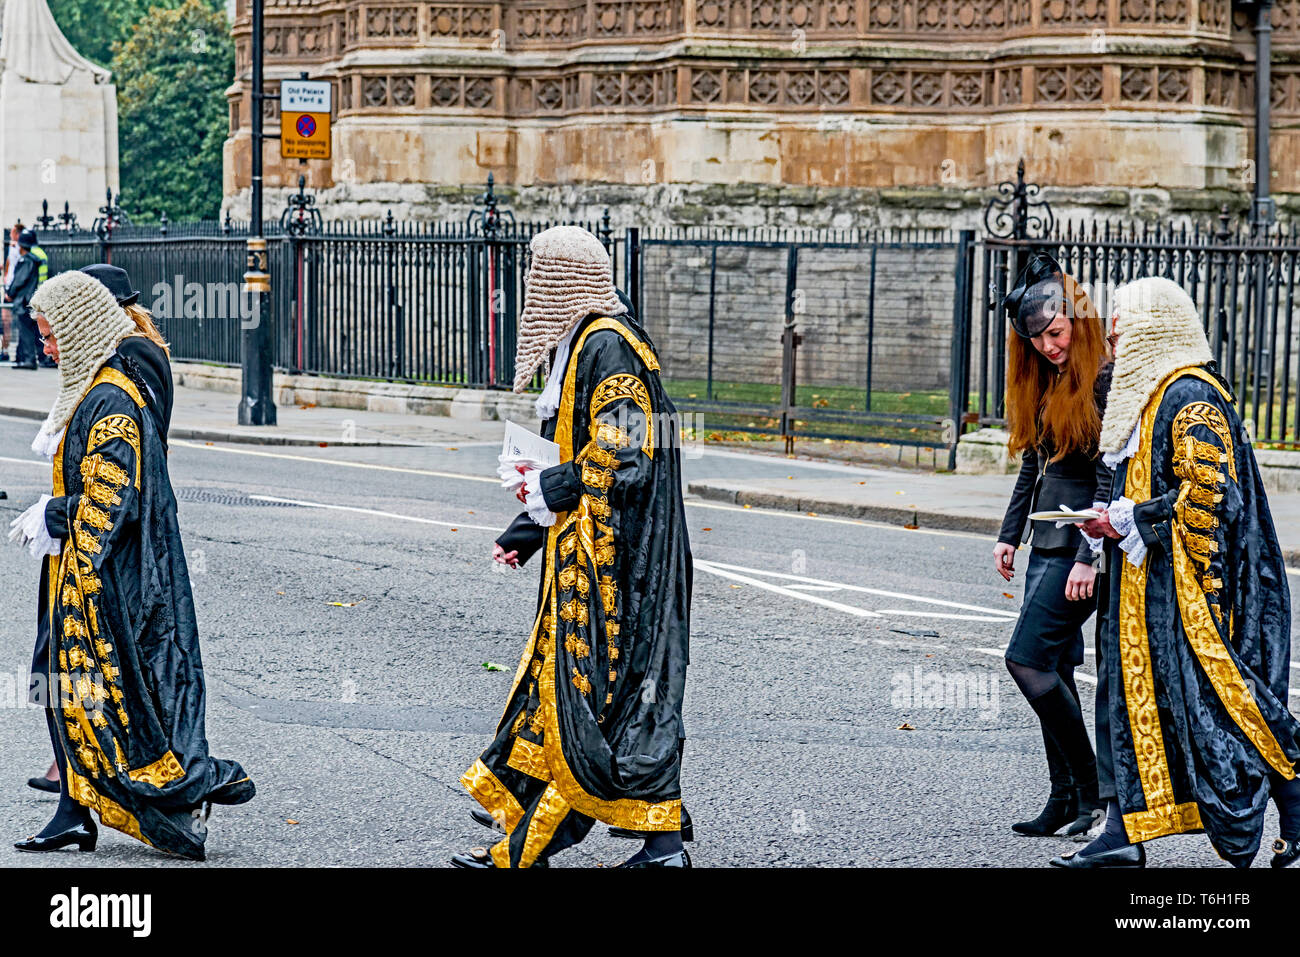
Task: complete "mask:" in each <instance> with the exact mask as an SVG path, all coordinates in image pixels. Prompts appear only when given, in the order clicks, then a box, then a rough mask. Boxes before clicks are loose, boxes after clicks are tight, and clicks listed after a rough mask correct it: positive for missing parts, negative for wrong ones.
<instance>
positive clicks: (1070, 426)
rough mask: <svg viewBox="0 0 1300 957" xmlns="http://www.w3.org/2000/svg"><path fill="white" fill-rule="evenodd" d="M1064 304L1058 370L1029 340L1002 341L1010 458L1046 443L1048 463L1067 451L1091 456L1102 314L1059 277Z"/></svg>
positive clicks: (1097, 428) (1102, 354)
mask: <svg viewBox="0 0 1300 957" xmlns="http://www.w3.org/2000/svg"><path fill="white" fill-rule="evenodd" d="M1062 287H1063V291H1064V297H1063V304H1064V308H1065V314H1066V316H1067V317H1068V318H1069V319H1070V322H1071V325H1072V329H1071V332H1070V354H1069V357H1068V358H1067V359H1066V361H1065V368H1064V369H1063V370H1061V371H1060V373H1059V374H1058V371H1057V369H1056V367H1055V366H1054V365H1052V363H1050V362H1048V361H1047V359H1045V358H1044V357H1043V355H1042V353H1040V352H1039V351H1038V350H1037V349H1035V348H1034V344H1033V343H1032V342H1030V341H1029V340H1028V339H1022V338H1021V337H1020V336H1018V335H1016V334H1015V333H1014V332H1012V333H1011V334H1010V335H1009V336H1008V337H1007V338H1008V340H1009V341H1008V342H1007V424H1008V425H1009V426H1010V428H1011V441H1010V443H1009V445H1008V448H1009V449H1010V452H1011V454H1012V455H1019V454H1020V453H1021V452H1023V451H1025V450H1026V449H1030V448H1035V447H1037V446H1039V445H1047V446H1048V447H1050V448H1051V449H1052V450H1053V456H1052V461H1053V462H1054V461H1056V460H1057V459H1059V458H1061V457H1062V456H1063V455H1066V454H1067V453H1070V452H1083V453H1085V454H1088V455H1091V454H1093V453H1095V452H1096V450H1097V439H1098V437H1099V436H1100V435H1101V416H1100V415H1098V413H1097V403H1096V401H1095V399H1094V398H1093V387H1094V386H1095V385H1096V382H1097V372H1098V371H1099V370H1100V368H1101V366H1102V363H1103V362H1104V361H1105V359H1106V357H1107V350H1106V338H1105V336H1104V335H1103V334H1102V330H1103V326H1102V321H1101V316H1100V315H1098V313H1097V309H1096V307H1095V306H1094V305H1093V304H1092V299H1091V298H1090V297H1089V296H1088V294H1087V293H1086V292H1085V291H1084V290H1083V287H1082V286H1080V285H1079V284H1078V283H1077V282H1075V280H1074V277H1073V276H1069V275H1066V276H1064V277H1063V281H1062Z"/></svg>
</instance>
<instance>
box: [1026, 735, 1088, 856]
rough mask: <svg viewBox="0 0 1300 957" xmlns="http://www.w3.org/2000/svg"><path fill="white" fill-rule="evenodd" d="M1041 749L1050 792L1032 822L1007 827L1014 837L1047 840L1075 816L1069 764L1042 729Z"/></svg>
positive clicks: (1074, 801)
mask: <svg viewBox="0 0 1300 957" xmlns="http://www.w3.org/2000/svg"><path fill="white" fill-rule="evenodd" d="M1043 747H1044V749H1045V750H1046V752H1047V776H1048V779H1049V780H1051V782H1052V793H1051V796H1049V797H1048V799H1047V804H1045V805H1044V806H1043V810H1042V812H1041V813H1040V814H1039V815H1038V817H1036V818H1034V819H1033V820H1032V821H1020V822H1018V823H1016V824H1012V825H1011V830H1013V831H1015V832H1016V833H1017V834H1025V835H1028V836H1030V837H1047V836H1048V835H1050V834H1055V833H1056V832H1057V831H1059V830H1060V829H1061V827H1062V826H1063V825H1065V824H1068V823H1070V822H1071V821H1073V820H1074V819H1075V817H1076V816H1077V815H1078V813H1079V812H1078V807H1077V801H1076V798H1075V790H1074V782H1073V781H1072V780H1071V779H1070V765H1069V764H1068V763H1067V762H1066V760H1065V755H1063V754H1062V753H1061V749H1060V748H1059V747H1058V746H1057V744H1056V740H1055V739H1054V738H1053V737H1052V736H1051V735H1050V734H1048V732H1047V728H1046V727H1044V728H1043Z"/></svg>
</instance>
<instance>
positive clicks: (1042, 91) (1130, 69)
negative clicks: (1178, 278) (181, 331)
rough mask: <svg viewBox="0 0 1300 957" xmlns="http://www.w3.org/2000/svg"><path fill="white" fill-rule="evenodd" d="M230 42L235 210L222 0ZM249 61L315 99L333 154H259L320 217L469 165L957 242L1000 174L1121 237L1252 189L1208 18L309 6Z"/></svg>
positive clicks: (1275, 79)
mask: <svg viewBox="0 0 1300 957" xmlns="http://www.w3.org/2000/svg"><path fill="white" fill-rule="evenodd" d="M1273 26H1274V34H1273V35H1274V44H1275V56H1274V64H1273V74H1272V90H1271V92H1272V96H1271V101H1272V104H1273V113H1274V118H1275V119H1274V124H1273V147H1272V155H1273V167H1274V169H1273V176H1272V182H1271V184H1270V185H1271V188H1272V189H1273V191H1274V192H1275V193H1277V194H1282V195H1294V194H1297V193H1300V163H1297V162H1296V161H1295V157H1296V156H1297V155H1300V127H1297V125H1296V121H1297V119H1300V0H1278V2H1277V4H1276V6H1275V8H1274V14H1273ZM234 35H235V40H236V72H237V76H236V81H235V83H234V84H233V85H232V86H231V88H230V91H229V99H230V106H231V135H230V138H229V140H228V141H227V151H226V183H225V192H226V196H227V198H228V201H229V202H230V205H231V207H232V209H233V210H234V212H235V213H236V215H239V214H240V213H241V212H242V211H243V210H244V209H245V208H246V198H245V195H246V190H247V187H248V175H249V173H248V169H249V162H248V159H249V150H250V139H249V121H250V116H251V114H250V111H249V108H250V103H251V98H250V90H249V88H248V86H249V68H250V67H249V56H248V48H249V39H250V37H249V20H248V10H247V4H246V3H243V2H240V3H238V4H237V19H236V23H235V27H234ZM266 46H267V86H268V92H271V93H274V92H275V88H276V84H277V83H278V82H279V81H280V80H281V79H283V78H292V77H296V76H297V75H298V72H299V71H301V70H307V71H309V72H310V73H311V74H312V75H313V76H315V77H317V78H321V79H326V80H329V81H330V82H332V83H333V84H334V87H335V123H334V159H333V161H332V162H331V163H310V164H307V166H306V167H300V166H299V164H298V163H296V162H293V161H290V162H288V163H283V162H281V161H280V160H279V159H278V156H277V150H276V146H275V144H274V143H273V142H272V143H269V144H267V146H266V157H267V160H268V165H267V171H266V172H267V180H266V181H267V183H268V185H269V186H271V187H275V186H277V185H291V184H292V183H294V182H295V181H296V179H297V177H298V175H299V172H300V169H304V168H305V169H306V170H307V173H308V175H309V177H310V180H311V185H312V186H313V187H314V188H318V189H322V190H324V191H325V193H324V196H323V198H324V200H325V201H326V203H327V205H329V206H332V207H333V208H334V209H336V210H337V215H339V216H340V217H353V216H357V215H364V216H370V215H374V216H383V215H384V214H385V213H386V212H387V210H388V209H389V208H394V212H395V214H397V215H399V216H411V217H428V218H443V217H444V216H445V215H446V214H447V213H449V212H451V211H452V210H453V209H454V208H455V207H457V206H463V205H465V204H463V203H462V202H461V201H460V198H459V193H460V190H461V188H462V187H469V188H471V189H477V188H478V187H479V186H480V184H481V183H482V182H483V180H484V179H485V177H486V174H487V173H488V172H492V173H494V174H495V175H496V177H497V180H498V182H500V183H503V184H517V185H519V186H521V187H523V188H522V189H521V191H520V193H519V194H518V196H517V197H516V199H517V204H516V211H517V213H522V214H526V215H528V216H530V217H532V216H537V217H539V218H553V217H555V216H557V215H558V216H562V217H579V218H589V217H590V216H591V215H592V212H593V210H594V211H595V212H596V213H597V214H598V213H599V210H600V208H601V207H603V206H611V207H615V206H617V207H620V208H621V209H622V210H623V212H622V213H621V214H620V215H623V216H625V217H626V220H627V221H629V222H630V221H635V222H642V223H653V222H659V223H664V224H667V223H675V224H684V223H704V222H707V223H714V224H723V223H727V224H731V223H734V224H742V225H743V224H748V225H759V224H763V225H793V224H798V225H808V226H819V225H859V226H861V225H874V224H877V223H884V224H891V225H892V224H908V225H911V224H927V223H935V222H942V224H943V225H953V224H954V223H953V220H955V219H959V220H962V221H961V222H959V223H956V224H957V225H963V226H969V225H973V222H972V220H973V219H974V217H975V214H976V209H975V207H977V206H978V200H977V197H979V196H982V195H984V194H985V193H986V192H987V190H988V189H989V187H991V186H993V185H995V184H996V183H997V182H998V181H1000V180H1003V179H1007V178H1009V177H1011V176H1012V175H1013V173H1014V169H1015V165H1016V162H1017V161H1018V160H1019V159H1020V158H1021V157H1024V158H1025V159H1026V160H1027V162H1028V163H1029V168H1030V178H1031V180H1033V181H1036V182H1040V183H1045V184H1051V185H1054V186H1058V187H1061V188H1062V189H1065V190H1073V191H1077V192H1078V197H1077V200H1078V203H1079V204H1080V207H1081V208H1083V207H1086V208H1088V209H1092V210H1100V211H1103V212H1104V211H1107V210H1110V211H1113V212H1114V213H1115V214H1120V213H1124V214H1127V215H1130V216H1131V215H1142V214H1145V215H1158V214H1159V213H1161V212H1168V211H1171V210H1172V211H1178V210H1182V209H1188V210H1195V208H1197V207H1198V206H1209V207H1217V204H1218V203H1219V202H1221V201H1222V199H1221V194H1237V195H1240V194H1241V193H1243V192H1244V191H1247V186H1248V181H1249V179H1250V169H1249V160H1250V157H1251V143H1250V138H1251V130H1252V113H1253V90H1252V84H1253V66H1252V63H1251V60H1252V57H1253V43H1252V37H1251V32H1250V29H1249V18H1248V17H1247V15H1246V11H1245V10H1244V9H1241V8H1234V4H1232V3H1231V0H1201V2H1196V3H1189V2H1185V0H1178V2H1172V0H1171V2H1164V0H1124V2H1119V0H1108V2H1097V0H1050V2H1048V0H991V2H989V0H878V2H876V0H873V2H865V0H842V2H841V0H835V2H831V0H780V2H772V3H756V2H750V0H639V2H636V3H633V2H632V0H433V2H427V3H419V4H416V3H412V2H387V0H368V2H358V0H312V2H285V3H276V4H272V5H270V7H269V9H268V11H267V35H266ZM264 111H265V117H266V119H267V120H268V121H269V122H270V124H271V125H272V126H275V125H276V124H278V121H279V116H278V113H277V106H276V104H275V102H274V101H273V100H267V101H265V102H264ZM589 187H595V188H594V190H593V189H591V188H589ZM470 195H472V193H471V194H470ZM1294 208H1295V207H1294V205H1293V204H1292V205H1290V206H1289V207H1288V211H1294ZM1060 211H1061V212H1069V210H1068V209H1067V208H1065V207H1062V208H1061V210H1060Z"/></svg>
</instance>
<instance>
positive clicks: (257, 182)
mask: <svg viewBox="0 0 1300 957" xmlns="http://www.w3.org/2000/svg"><path fill="white" fill-rule="evenodd" d="M252 5H253V38H252V50H251V52H252V58H253V96H252V109H253V137H252V139H253V143H252V148H253V157H252V194H253V195H252V204H253V205H252V212H251V214H250V216H249V219H250V220H251V222H250V223H249V230H248V267H247V271H246V272H245V273H244V293H245V295H254V296H256V297H257V309H256V311H255V312H254V313H253V315H252V317H251V318H249V319H244V320H242V321H241V322H240V327H241V336H240V366H241V369H242V372H243V385H242V388H241V394H240V399H239V424H240V425H275V400H274V398H273V394H272V387H273V383H274V380H273V375H274V371H273V366H272V361H271V359H272V354H271V350H272V342H273V340H272V337H271V276H270V273H269V271H268V269H267V256H266V237H265V236H263V235H262V147H263V145H264V144H265V142H266V137H265V136H264V135H263V132H262V102H263V101H264V100H266V99H267V97H266V95H265V94H264V93H263V90H262V60H263V47H262V36H263V13H264V11H263V8H264V5H265V0H252Z"/></svg>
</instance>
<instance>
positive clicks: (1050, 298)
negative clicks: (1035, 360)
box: [1002, 251, 1065, 339]
mask: <svg viewBox="0 0 1300 957" xmlns="http://www.w3.org/2000/svg"><path fill="white" fill-rule="evenodd" d="M1064 279H1065V270H1063V269H1062V268H1061V264H1060V263H1058V262H1057V261H1056V260H1055V259H1053V258H1052V257H1051V256H1050V255H1048V254H1047V253H1045V252H1042V251H1035V252H1034V253H1033V255H1031V256H1030V257H1029V262H1028V263H1026V264H1025V268H1024V269H1022V270H1021V271H1020V276H1019V278H1017V279H1016V284H1015V287H1014V288H1012V290H1011V291H1010V292H1009V293H1007V296H1006V298H1005V299H1003V300H1002V308H1003V309H1005V310H1006V311H1007V318H1008V319H1010V320H1011V328H1013V329H1015V330H1016V335H1018V336H1020V337H1021V338H1022V339H1032V338H1034V336H1038V335H1042V332H1043V330H1044V329H1046V328H1047V327H1048V326H1050V325H1051V324H1052V320H1053V319H1055V318H1056V316H1057V314H1058V313H1059V312H1060V310H1061V302H1062V300H1063V298H1064V296H1065V284H1064Z"/></svg>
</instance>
